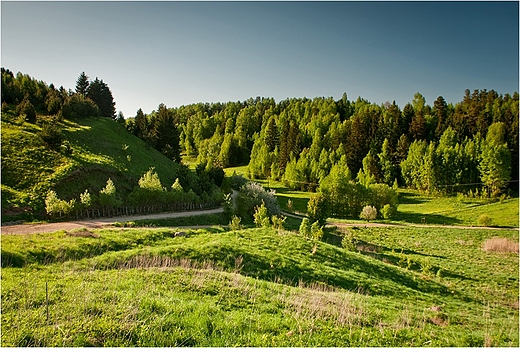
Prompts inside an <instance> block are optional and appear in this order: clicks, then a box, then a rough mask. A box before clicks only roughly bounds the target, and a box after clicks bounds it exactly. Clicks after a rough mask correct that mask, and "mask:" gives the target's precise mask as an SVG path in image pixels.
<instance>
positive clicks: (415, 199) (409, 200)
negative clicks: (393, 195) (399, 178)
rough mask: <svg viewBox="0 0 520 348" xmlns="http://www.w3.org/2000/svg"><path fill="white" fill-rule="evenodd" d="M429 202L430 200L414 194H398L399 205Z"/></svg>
mask: <svg viewBox="0 0 520 348" xmlns="http://www.w3.org/2000/svg"><path fill="white" fill-rule="evenodd" d="M429 201H431V198H428V197H424V196H420V195H419V194H417V193H414V192H399V204H421V203H425V202H429Z"/></svg>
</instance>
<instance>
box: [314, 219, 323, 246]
mask: <svg viewBox="0 0 520 348" xmlns="http://www.w3.org/2000/svg"><path fill="white" fill-rule="evenodd" d="M322 238H323V227H322V226H321V225H320V223H319V222H318V221H316V222H314V223H313V224H312V225H311V239H312V240H313V241H316V242H317V241H320V240H321V239H322Z"/></svg>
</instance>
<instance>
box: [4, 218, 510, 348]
mask: <svg viewBox="0 0 520 348" xmlns="http://www.w3.org/2000/svg"><path fill="white" fill-rule="evenodd" d="M175 232H176V230H175V229H171V228H160V229H146V228H136V229H123V230H121V229H112V230H111V229H106V230H95V231H87V230H78V231H75V232H69V233H66V232H63V231H58V232H55V233H52V234H45V235H43V234H42V235H30V236H3V237H2V297H1V298H2V317H1V320H2V338H1V340H2V341H1V344H2V345H9V346H10V345H14V346H25V345H46V346H51V345H65V346H78V345H80V346H85V345H88V346H92V345H94V346H101V345H110V346H177V345H181V346H195V345H197V346H235V345H240V346H484V345H499V346H503V345H506V346H518V327H519V326H518V255H517V254H516V253H496V252H486V251H484V250H483V249H482V245H483V242H484V241H486V240H488V239H490V238H492V237H494V236H500V237H505V238H508V239H509V240H511V241H512V242H516V243H518V235H517V231H507V230H502V231H492V230H457V229H443V228H413V227H402V228H387V229H377V228H359V229H352V231H351V232H352V233H353V234H354V236H355V238H356V239H357V241H358V251H357V252H351V251H347V250H346V249H343V248H341V246H340V245H338V244H339V243H337V241H338V238H337V237H338V236H341V234H342V231H334V230H329V231H328V233H327V235H326V236H325V239H324V240H325V241H329V242H317V243H313V242H311V241H309V240H306V239H304V238H302V237H301V236H299V235H298V234H296V233H294V232H291V231H285V230H274V229H270V228H251V229H245V230H239V231H227V230H225V229H222V228H219V227H215V228H211V229H201V230H190V231H187V237H185V238H179V237H174V234H175ZM46 289H47V290H46ZM47 313H48V314H47Z"/></svg>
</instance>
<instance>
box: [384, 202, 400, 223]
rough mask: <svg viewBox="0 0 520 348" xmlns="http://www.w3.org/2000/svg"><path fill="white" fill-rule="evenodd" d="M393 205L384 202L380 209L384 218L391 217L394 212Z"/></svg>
mask: <svg viewBox="0 0 520 348" xmlns="http://www.w3.org/2000/svg"><path fill="white" fill-rule="evenodd" d="M396 210H397V209H395V207H393V206H391V205H390V204H385V206H384V207H383V209H381V215H383V218H384V219H390V218H392V217H393V216H394V215H395V213H396Z"/></svg>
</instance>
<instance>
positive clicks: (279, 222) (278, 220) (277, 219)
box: [271, 215, 287, 230]
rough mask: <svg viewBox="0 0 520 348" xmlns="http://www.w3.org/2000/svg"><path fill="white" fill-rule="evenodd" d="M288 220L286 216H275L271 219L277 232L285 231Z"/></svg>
mask: <svg viewBox="0 0 520 348" xmlns="http://www.w3.org/2000/svg"><path fill="white" fill-rule="evenodd" d="M286 219H287V217H285V216H278V215H273V216H272V217H271V221H272V222H273V227H274V228H276V229H277V230H283V229H284V226H283V225H284V224H285V220H286Z"/></svg>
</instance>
